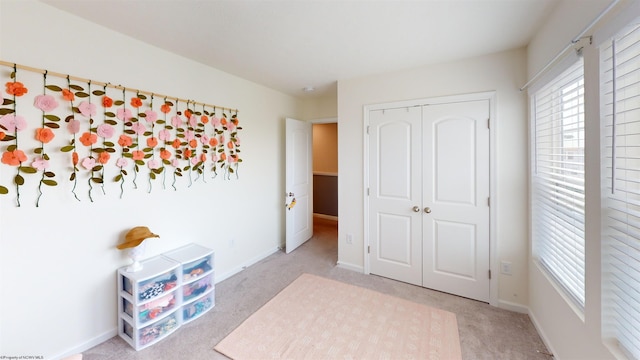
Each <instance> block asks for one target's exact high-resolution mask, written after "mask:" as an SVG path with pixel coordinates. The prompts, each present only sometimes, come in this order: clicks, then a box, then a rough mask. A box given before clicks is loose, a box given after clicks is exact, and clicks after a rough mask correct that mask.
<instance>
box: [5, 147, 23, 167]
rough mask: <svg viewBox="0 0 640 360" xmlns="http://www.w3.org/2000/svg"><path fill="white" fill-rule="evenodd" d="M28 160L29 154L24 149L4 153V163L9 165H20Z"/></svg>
mask: <svg viewBox="0 0 640 360" xmlns="http://www.w3.org/2000/svg"><path fill="white" fill-rule="evenodd" d="M25 161H27V156H26V155H25V154H24V152H23V151H22V150H18V149H16V150H13V151H5V152H4V153H3V154H2V163H3V164H7V165H9V166H19V165H20V163H22V162H25Z"/></svg>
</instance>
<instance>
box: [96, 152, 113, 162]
mask: <svg viewBox="0 0 640 360" xmlns="http://www.w3.org/2000/svg"><path fill="white" fill-rule="evenodd" d="M110 158H111V155H109V153H108V152H106V151H103V152H101V153H100V155H98V162H99V163H100V164H106V163H108V162H109V159H110Z"/></svg>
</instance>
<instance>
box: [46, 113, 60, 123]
mask: <svg viewBox="0 0 640 360" xmlns="http://www.w3.org/2000/svg"><path fill="white" fill-rule="evenodd" d="M44 118H45V119H47V120H49V121H60V118H59V117H57V116H55V115H51V114H48V115H45V116H44Z"/></svg>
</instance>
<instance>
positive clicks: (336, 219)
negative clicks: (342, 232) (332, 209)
mask: <svg viewBox="0 0 640 360" xmlns="http://www.w3.org/2000/svg"><path fill="white" fill-rule="evenodd" d="M313 217H314V218H319V219H327V220H333V221H338V217H337V216H333V215H325V214H316V213H313Z"/></svg>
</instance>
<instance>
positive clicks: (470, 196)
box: [422, 100, 490, 302]
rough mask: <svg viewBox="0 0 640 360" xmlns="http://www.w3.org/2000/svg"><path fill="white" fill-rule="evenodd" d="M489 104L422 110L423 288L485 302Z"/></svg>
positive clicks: (487, 277)
mask: <svg viewBox="0 0 640 360" xmlns="http://www.w3.org/2000/svg"><path fill="white" fill-rule="evenodd" d="M488 121H489V101H488V100H480V101H468V102H459V103H450V104H438V105H428V106H425V107H424V108H423V127H422V129H423V134H422V139H423V152H422V170H423V175H422V180H423V183H422V184H423V206H424V208H425V209H426V211H425V210H423V211H424V212H423V214H424V216H423V220H424V223H423V224H424V230H423V231H424V233H423V239H424V242H423V269H424V273H423V286H425V287H428V288H431V289H436V290H440V291H444V292H448V293H452V294H456V295H461V296H464V297H468V298H472V299H477V300H480V301H485V302H488V301H489V298H490V294H489V289H490V284H489V280H490V279H489V245H490V244H489V215H490V212H489V203H488V201H489V194H490V189H489V187H490V186H489V179H490V177H489V127H488Z"/></svg>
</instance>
